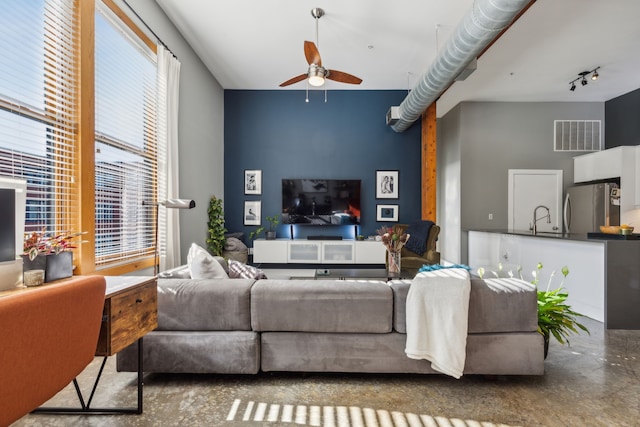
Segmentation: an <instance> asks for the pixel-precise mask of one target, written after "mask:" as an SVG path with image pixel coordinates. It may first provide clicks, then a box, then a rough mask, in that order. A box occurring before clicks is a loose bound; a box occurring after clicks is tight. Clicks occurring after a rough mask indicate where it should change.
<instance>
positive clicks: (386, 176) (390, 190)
mask: <svg viewBox="0 0 640 427" xmlns="http://www.w3.org/2000/svg"><path fill="white" fill-rule="evenodd" d="M399 175H400V172H399V171H376V199H397V198H398V194H400V193H399V192H398V189H399V182H398V180H399Z"/></svg>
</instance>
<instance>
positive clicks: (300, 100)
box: [223, 90, 421, 246]
mask: <svg viewBox="0 0 640 427" xmlns="http://www.w3.org/2000/svg"><path fill="white" fill-rule="evenodd" d="M324 94H325V93H324V91H319V90H313V91H311V90H310V91H309V102H308V103H306V102H305V91H292V90H273V91H247V90H225V92H224V115H225V119H224V141H225V142H224V194H225V197H224V200H223V202H224V210H225V222H226V228H227V229H228V230H229V231H231V232H237V231H243V232H244V233H245V243H247V244H249V240H248V235H249V233H250V232H251V231H252V230H255V228H256V226H244V225H243V220H242V216H243V208H244V201H245V200H261V201H262V225H263V226H266V225H267V221H266V219H265V217H266V216H271V215H274V214H279V213H280V212H281V210H282V206H281V204H282V196H281V191H282V190H281V186H282V179H283V178H285V179H286V178H308V179H316V178H317V179H360V180H362V187H361V200H360V203H361V225H360V229H359V233H360V234H363V235H365V236H367V235H372V234H375V233H376V230H377V229H378V228H379V227H380V226H382V225H383V224H390V223H389V222H377V221H376V205H377V204H391V205H396V204H397V205H399V211H398V213H399V222H402V223H407V222H412V221H415V220H418V219H420V210H421V201H420V197H421V196H420V193H421V192H420V180H421V147H420V138H421V135H420V134H421V132H420V130H421V127H420V123H419V121H418V122H417V123H415V124H414V125H413V126H412V127H411V128H410V129H408V130H407V131H405V132H403V133H396V132H394V131H393V130H392V129H391V128H390V127H389V126H387V125H386V123H385V115H386V113H387V111H388V110H389V107H391V106H394V105H399V104H400V102H402V100H403V99H404V98H405V96H406V95H407V92H406V91H349V90H339V91H329V92H328V93H327V102H326V103H325V102H324ZM245 169H259V170H262V194H261V195H259V196H258V195H245V194H244V170H245ZM376 170H398V171H400V172H399V199H397V200H396V199H376V192H375V176H376ZM309 227H312V226H305V227H304V228H306V229H309ZM337 227H340V226H337ZM351 228H352V227H349V229H348V230H344V229H343V228H340V229H338V228H335V229H334V228H333V227H330V226H315V227H313V229H312V230H299V231H296V232H295V236H296V237H302V236H304V235H306V234H318V235H336V234H341V235H343V236H344V237H346V238H352V236H351V235H350V233H351ZM277 231H278V237H289V234H290V233H289V226H288V225H285V226H283V225H280V226H279V227H278V230H277ZM262 237H264V236H262ZM249 246H251V245H249Z"/></svg>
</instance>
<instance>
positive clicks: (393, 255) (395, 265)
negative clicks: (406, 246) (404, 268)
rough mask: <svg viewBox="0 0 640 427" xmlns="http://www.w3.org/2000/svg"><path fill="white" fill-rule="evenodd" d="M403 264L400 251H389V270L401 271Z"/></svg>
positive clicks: (393, 271) (390, 271) (392, 271)
mask: <svg viewBox="0 0 640 427" xmlns="http://www.w3.org/2000/svg"><path fill="white" fill-rule="evenodd" d="M401 264H402V256H401V255H400V251H389V256H388V262H387V270H389V273H398V274H399V273H400V269H401Z"/></svg>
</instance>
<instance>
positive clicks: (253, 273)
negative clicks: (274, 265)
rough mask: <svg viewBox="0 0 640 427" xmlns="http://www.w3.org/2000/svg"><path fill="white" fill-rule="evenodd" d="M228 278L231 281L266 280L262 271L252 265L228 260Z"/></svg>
mask: <svg viewBox="0 0 640 427" xmlns="http://www.w3.org/2000/svg"><path fill="white" fill-rule="evenodd" d="M229 278H231V279H256V280H257V279H266V278H267V276H266V275H265V274H264V271H262V270H260V269H259V268H257V267H254V266H252V265H248V264H244V263H242V262H239V261H235V260H232V259H230V260H229Z"/></svg>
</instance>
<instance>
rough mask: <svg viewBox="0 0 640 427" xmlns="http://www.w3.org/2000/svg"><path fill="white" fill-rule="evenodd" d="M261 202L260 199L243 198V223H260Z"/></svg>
mask: <svg viewBox="0 0 640 427" xmlns="http://www.w3.org/2000/svg"><path fill="white" fill-rule="evenodd" d="M261 210H262V202H261V201H260V200H245V202H244V221H243V222H244V225H260V214H261V212H260V211H261Z"/></svg>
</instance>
